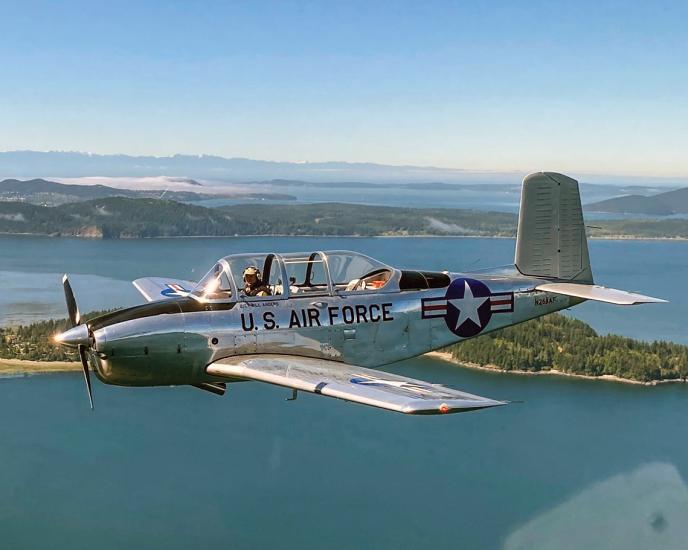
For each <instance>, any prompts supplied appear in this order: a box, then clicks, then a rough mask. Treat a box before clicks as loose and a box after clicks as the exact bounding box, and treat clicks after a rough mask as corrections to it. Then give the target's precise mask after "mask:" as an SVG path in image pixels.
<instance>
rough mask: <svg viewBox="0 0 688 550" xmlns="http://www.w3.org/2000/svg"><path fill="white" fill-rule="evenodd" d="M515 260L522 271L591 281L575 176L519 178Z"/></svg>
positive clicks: (538, 174)
mask: <svg viewBox="0 0 688 550" xmlns="http://www.w3.org/2000/svg"><path fill="white" fill-rule="evenodd" d="M515 264H516V268H517V269H518V270H519V271H520V272H521V273H522V274H524V275H530V276H535V277H546V278H548V279H559V280H565V281H575V282H577V283H583V284H591V283H592V282H593V278H592V270H591V268H590V257H589V256H588V242H587V239H586V236H585V224H584V222H583V209H582V208H581V201H580V194H579V192H578V182H577V181H576V180H574V179H572V178H569V177H567V176H564V175H563V174H557V173H556V172H536V173H534V174H530V175H529V176H526V178H525V179H524V180H523V189H522V191H521V209H520V212H519V216H518V232H517V235H516V259H515Z"/></svg>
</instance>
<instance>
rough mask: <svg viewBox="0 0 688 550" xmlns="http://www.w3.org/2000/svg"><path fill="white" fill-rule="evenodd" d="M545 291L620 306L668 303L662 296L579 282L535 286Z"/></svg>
mask: <svg viewBox="0 0 688 550" xmlns="http://www.w3.org/2000/svg"><path fill="white" fill-rule="evenodd" d="M535 288H536V289H537V290H542V291H544V292H553V293H555V294H563V295H564V296H574V297H576V298H582V299H584V300H595V301H596V302H607V303H608V304H617V305H620V306H632V305H634V304H659V303H666V300H662V299H661V298H653V297H652V296H644V295H643V294H636V293H635V292H626V291H625V290H617V289H615V288H607V287H605V286H599V285H582V284H577V283H544V284H541V285H537V286H536V287H535Z"/></svg>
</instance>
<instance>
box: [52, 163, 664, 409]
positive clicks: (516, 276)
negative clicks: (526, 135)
mask: <svg viewBox="0 0 688 550" xmlns="http://www.w3.org/2000/svg"><path fill="white" fill-rule="evenodd" d="M63 284H64V290H65V297H66V301H67V309H68V312H69V319H70V322H71V325H72V327H71V328H70V329H68V330H67V331H65V332H64V333H62V334H59V335H57V336H56V337H55V339H56V341H57V342H59V343H61V344H63V345H66V346H72V347H76V348H77V349H78V351H79V355H80V358H81V363H82V366H83V371H84V377H85V380H86V385H87V389H88V396H89V400H90V403H91V408H93V395H92V388H91V380H90V374H89V372H90V369H89V363H90V364H91V365H92V366H93V369H94V370H95V373H96V376H97V377H98V378H99V379H100V380H101V381H102V382H104V383H106V384H115V385H120V386H162V385H164V386H168V385H192V386H196V387H197V388H201V389H204V390H207V391H210V392H212V393H215V394H219V395H222V394H224V392H225V390H226V385H227V384H228V383H233V382H239V381H246V380H256V381H260V382H267V383H270V384H276V385H279V386H284V387H286V388H290V389H292V392H293V393H292V399H295V398H296V395H297V392H298V391H305V392H311V393H315V394H319V395H325V396H329V397H336V398H339V399H343V400H346V401H350V402H355V403H362V404H364V405H370V406H373V407H379V408H382V409H388V410H392V411H397V412H402V413H407V414H443V413H457V412H464V411H471V410H476V409H483V408H486V407H494V406H497V405H504V404H506V403H507V402H506V401H500V400H495V399H488V398H484V397H480V396H477V395H472V394H469V393H465V392H462V391H458V390H455V389H452V388H448V387H445V386H441V385H438V384H431V383H427V382H423V381H421V380H414V379H411V378H406V377H404V376H400V375H396V374H390V373H388V372H381V371H376V370H374V369H375V368H376V367H380V366H382V365H386V364H388V363H392V362H394V361H400V360H402V359H408V358H410V357H415V356H417V355H421V354H423V353H426V352H428V351H431V350H436V349H440V348H444V347H446V346H449V345H450V344H454V343H456V342H460V341H461V340H465V339H467V338H472V337H474V336H478V335H479V334H485V333H487V332H491V331H493V330H498V329H500V328H503V327H507V326H510V325H514V324H516V323H521V322H523V321H527V320H528V319H534V318H536V317H540V316H541V315H546V314H548V313H551V312H554V311H558V310H561V309H564V308H568V307H571V306H573V305H576V304H579V303H581V302H584V301H585V300H596V301H600V302H608V303H611V304H619V305H631V304H641V303H650V302H664V300H660V299H657V298H651V297H649V296H643V295H641V294H635V293H631V292H625V291H622V290H615V289H611V288H606V287H603V286H598V285H595V284H593V276H592V270H591V267H590V260H589V256H588V245H587V240H586V235H585V225H584V222H583V214H582V209H581V202H580V196H579V192H578V182H577V181H576V180H573V179H571V178H569V177H567V176H564V175H562V174H557V173H553V172H538V173H534V174H531V175H529V176H527V177H526V178H525V179H524V181H523V188H522V192H521V205H520V212H519V219H518V232H517V237H516V257H515V262H514V265H512V266H509V267H508V268H498V269H493V270H484V271H478V272H471V273H450V272H447V271H443V272H436V271H417V270H409V269H397V268H395V267H392V266H389V265H386V264H384V263H381V262H379V261H377V260H374V259H372V258H369V257H367V256H364V255H363V254H358V253H356V252H349V251H343V250H334V251H326V252H324V251H315V252H308V253H304V254H295V253H289V254H277V253H270V254H237V255H231V256H227V257H225V258H222V259H220V260H218V261H217V263H216V264H215V265H214V266H213V268H212V269H211V270H210V271H209V272H208V274H207V275H205V276H204V277H203V278H202V279H201V280H200V281H199V282H197V283H196V282H191V281H184V280H177V279H166V278H157V277H151V278H144V279H137V280H136V281H134V282H133V284H134V285H135V286H136V288H137V289H138V290H139V291H140V292H141V294H143V296H144V297H145V298H146V300H147V301H148V303H146V304H143V305H139V306H135V307H130V308H127V309H122V310H119V311H115V312H112V313H108V314H105V315H103V316H100V317H98V318H95V319H92V320H90V321H88V322H87V323H82V322H81V318H80V314H79V310H78V308H77V305H76V301H75V299H74V294H73V292H72V289H71V286H70V284H69V281H68V279H67V276H66V275H65V277H64V279H63Z"/></svg>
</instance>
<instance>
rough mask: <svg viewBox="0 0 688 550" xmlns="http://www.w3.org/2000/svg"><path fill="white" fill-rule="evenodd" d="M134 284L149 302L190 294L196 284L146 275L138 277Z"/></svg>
mask: <svg viewBox="0 0 688 550" xmlns="http://www.w3.org/2000/svg"><path fill="white" fill-rule="evenodd" d="M132 284H133V285H134V286H135V287H136V290H138V291H139V292H140V293H141V294H142V295H143V297H144V298H145V299H146V301H148V302H154V301H156V300H168V299H170V298H181V297H182V296H186V295H188V294H189V292H191V290H192V289H193V288H194V287H195V286H196V283H194V282H193V281H184V280H182V279H169V278H166V277H144V278H143V279H136V280H135V281H133V282H132Z"/></svg>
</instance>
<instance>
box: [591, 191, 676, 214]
mask: <svg viewBox="0 0 688 550" xmlns="http://www.w3.org/2000/svg"><path fill="white" fill-rule="evenodd" d="M586 210H589V211H591V212H619V213H626V214H646V215H654V216H670V215H672V214H686V213H688V187H684V188H683V189H676V190H673V191H667V192H665V193H659V194H657V195H651V196H646V195H625V196H622V197H616V198H613V199H607V200H603V201H599V202H594V203H592V204H588V205H586Z"/></svg>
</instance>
